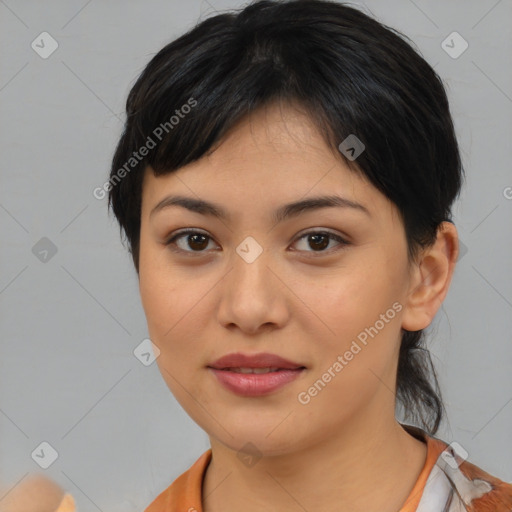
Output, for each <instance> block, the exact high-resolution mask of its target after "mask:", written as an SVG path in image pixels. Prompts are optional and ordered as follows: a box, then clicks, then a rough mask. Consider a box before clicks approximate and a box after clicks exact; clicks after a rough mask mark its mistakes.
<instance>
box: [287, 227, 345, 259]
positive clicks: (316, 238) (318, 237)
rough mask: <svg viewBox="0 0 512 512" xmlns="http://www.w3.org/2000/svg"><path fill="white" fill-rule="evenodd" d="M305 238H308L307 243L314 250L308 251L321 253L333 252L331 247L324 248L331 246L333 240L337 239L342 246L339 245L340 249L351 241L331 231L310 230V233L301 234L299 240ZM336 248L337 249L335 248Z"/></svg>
mask: <svg viewBox="0 0 512 512" xmlns="http://www.w3.org/2000/svg"><path fill="white" fill-rule="evenodd" d="M303 239H306V244H308V246H309V247H312V248H313V251H308V250H306V252H313V253H320V254H322V253H326V252H327V253H330V252H332V251H331V250H330V249H329V250H327V251H325V250H324V249H325V248H326V247H328V246H329V243H330V241H331V240H335V241H336V242H338V246H341V247H338V249H339V248H342V247H344V246H346V245H349V242H347V241H346V240H345V239H344V238H342V237H341V236H339V235H336V234H334V233H331V232H329V231H309V232H308V233H304V234H303V235H302V236H300V237H299V238H298V240H297V242H300V241H301V240H303ZM297 242H296V243H297ZM334 250H337V249H336V248H335V249H334ZM315 256H316V254H315Z"/></svg>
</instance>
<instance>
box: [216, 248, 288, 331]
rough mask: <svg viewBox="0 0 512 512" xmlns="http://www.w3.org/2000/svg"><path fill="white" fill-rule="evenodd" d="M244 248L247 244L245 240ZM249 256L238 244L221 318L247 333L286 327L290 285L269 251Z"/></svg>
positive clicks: (223, 288)
mask: <svg viewBox="0 0 512 512" xmlns="http://www.w3.org/2000/svg"><path fill="white" fill-rule="evenodd" d="M241 245H242V248H244V247H243V244H241ZM247 254H249V255H250V256H251V257H245V256H246V254H244V252H243V251H241V250H240V247H239V248H238V251H237V253H236V254H235V255H234V257H233V258H232V260H233V265H232V267H231V270H230V271H229V272H228V273H227V275H226V276H225V277H224V279H223V280H222V284H221V286H220V304H219V308H218V320H219V322H220V323H221V324H222V325H223V326H224V327H226V328H230V329H233V328H234V327H235V326H236V327H238V328H239V329H240V330H241V331H243V332H244V333H246V334H256V333H258V332H259V331H261V330H268V329H271V328H278V327H282V326H283V325H284V324H285V323H286V322H287V320H288V316H289V313H288V307H287V299H286V297H287V293H286V290H287V288H286V286H285V285H284V284H283V282H282V280H281V279H280V278H279V275H278V273H279V271H278V269H277V268H276V267H277V266H276V264H275V262H274V261H273V259H272V258H271V257H270V255H269V253H268V251H265V250H263V251H261V252H260V253H259V254H258V255H256V257H254V255H255V254H254V253H253V254H252V255H251V254H250V250H249V252H248V253H247Z"/></svg>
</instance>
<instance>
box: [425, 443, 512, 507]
mask: <svg viewBox="0 0 512 512" xmlns="http://www.w3.org/2000/svg"><path fill="white" fill-rule="evenodd" d="M430 476H431V478H429V480H431V483H433V481H434V480H435V479H438V482H437V485H436V487H437V489H441V488H443V489H444V498H445V499H446V501H445V503H444V505H445V507H446V508H444V509H443V510H446V511H447V512H450V511H454V512H455V511H458V510H461V511H462V510H464V511H468V512H512V484H510V483H508V482H504V481H502V480H500V479H499V478H497V477H495V476H493V475H491V474H489V473H487V472H486V471H484V470H483V469H482V468H480V467H478V466H476V465H475V464H472V463H471V462H469V461H468V460H465V459H462V458H461V457H460V456H459V454H457V453H456V452H455V451H454V449H453V448H452V447H451V445H446V448H445V449H444V450H443V452H442V453H441V454H440V455H439V458H438V459H437V461H436V464H435V466H434V469H433V471H432V473H431V475H430ZM418 512H422V511H421V509H420V508H418Z"/></svg>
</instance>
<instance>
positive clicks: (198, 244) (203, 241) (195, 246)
mask: <svg viewBox="0 0 512 512" xmlns="http://www.w3.org/2000/svg"><path fill="white" fill-rule="evenodd" d="M209 240H210V237H209V236H208V235H206V234H204V233H202V232H200V231H194V230H191V229H188V230H185V231H180V232H179V233H177V234H176V235H174V236H173V237H172V238H171V239H170V240H168V241H167V242H166V243H165V245H172V246H174V247H176V248H173V250H175V251H178V252H180V251H181V252H192V253H194V252H199V253H200V252H205V249H206V248H207V247H208V241H209ZM177 241H180V243H177ZM190 249H191V250H190Z"/></svg>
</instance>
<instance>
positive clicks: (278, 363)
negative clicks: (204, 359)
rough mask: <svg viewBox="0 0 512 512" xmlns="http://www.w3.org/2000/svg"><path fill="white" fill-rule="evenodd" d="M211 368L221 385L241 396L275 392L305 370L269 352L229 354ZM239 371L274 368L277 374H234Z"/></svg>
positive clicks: (209, 366)
mask: <svg viewBox="0 0 512 512" xmlns="http://www.w3.org/2000/svg"><path fill="white" fill-rule="evenodd" d="M208 368H209V369H210V371H212V372H213V373H214V375H215V376H216V377H217V379H218V381H219V382H220V383H221V384H223V385H224V386H225V387H226V388H227V389H229V390H230V391H232V392H234V393H236V394H238V395H241V396H261V395H265V394H268V393H271V392H272V391H276V390H278V389H280V388H281V387H283V386H285V385H286V384H288V383H289V382H292V381H293V380H295V379H296V378H297V377H298V376H299V375H300V374H301V373H302V371H303V370H304V369H305V367H304V366H302V365H301V364H299V363H294V362H292V361H289V360H287V359H284V358H282V357H280V356H277V355H275V354H269V353H260V354H254V355H246V354H241V353H233V354H228V355H226V356H223V357H221V358H220V359H218V360H217V361H215V362H214V363H212V364H211V365H208ZM238 368H273V369H277V371H271V372H268V373H238V372H236V371H234V369H238Z"/></svg>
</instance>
